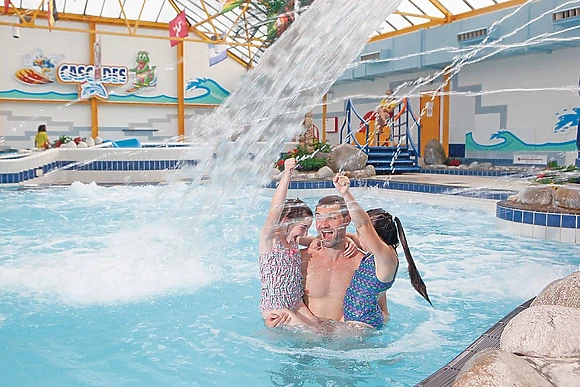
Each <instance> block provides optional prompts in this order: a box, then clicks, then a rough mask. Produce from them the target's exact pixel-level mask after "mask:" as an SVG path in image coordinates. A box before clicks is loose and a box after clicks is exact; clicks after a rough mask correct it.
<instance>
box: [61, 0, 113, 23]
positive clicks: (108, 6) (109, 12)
mask: <svg viewBox="0 0 580 387" xmlns="http://www.w3.org/2000/svg"><path fill="white" fill-rule="evenodd" d="M69 1H70V0H69ZM120 14H121V6H120V5H119V1H118V0H105V6H104V7H103V12H102V14H101V16H103V17H112V18H114V19H118V18H119V15H120Z"/></svg>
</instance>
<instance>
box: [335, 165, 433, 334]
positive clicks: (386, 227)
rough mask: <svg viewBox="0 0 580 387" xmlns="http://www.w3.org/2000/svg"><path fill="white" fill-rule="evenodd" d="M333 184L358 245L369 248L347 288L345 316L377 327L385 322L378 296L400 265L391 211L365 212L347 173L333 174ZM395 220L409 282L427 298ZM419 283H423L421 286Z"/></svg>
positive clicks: (393, 277)
mask: <svg viewBox="0 0 580 387" xmlns="http://www.w3.org/2000/svg"><path fill="white" fill-rule="evenodd" d="M334 186H335V187H336V189H337V190H338V192H339V193H340V194H341V195H342V197H343V198H344V199H345V201H346V204H347V207H348V211H349V213H350V216H351V218H352V221H353V222H354V224H355V226H356V229H357V234H358V236H359V239H360V244H361V246H362V247H363V248H364V249H365V250H367V251H369V253H367V254H365V256H364V257H363V258H362V260H361V262H360V265H359V267H358V268H357V270H356V271H355V273H354V275H353V277H352V280H351V283H350V285H349V287H348V289H347V291H346V295H345V297H344V320H345V321H354V322H358V323H362V324H365V325H367V326H370V327H374V328H380V327H381V326H382V325H383V323H384V319H385V316H384V314H383V312H382V310H381V308H380V307H379V303H378V299H379V297H380V296H381V295H383V294H384V292H386V291H387V290H388V289H389V288H390V287H391V286H392V285H393V282H394V281H395V276H396V274H397V270H398V268H399V258H398V256H397V252H396V246H397V242H398V240H396V234H394V235H393V232H392V231H393V227H392V226H394V224H393V223H392V217H391V221H390V224H389V222H388V218H389V217H390V214H388V213H387V212H386V211H384V210H380V209H378V210H371V211H369V212H370V214H368V213H367V212H365V211H364V209H363V208H362V207H361V206H360V205H359V204H358V202H357V201H356V199H355V198H354V197H353V195H352V193H351V192H350V190H349V187H350V180H349V179H348V177H346V176H341V175H337V176H335V178H334ZM371 214H372V215H371ZM369 215H371V216H372V218H371V216H369ZM386 215H389V216H386ZM395 221H396V222H397V225H398V226H399V236H400V237H401V239H402V240H403V249H404V251H405V256H406V258H407V262H408V263H409V273H410V277H411V282H412V283H413V286H414V287H415V289H417V291H418V292H419V293H420V294H421V295H422V296H423V297H424V298H425V299H426V300H427V301H429V296H428V295H427V289H426V287H425V284H424V283H423V281H422V279H421V276H420V275H419V272H418V271H417V268H416V267H415V264H414V262H413V258H412V257H411V254H410V251H409V249H408V246H407V243H406V239H405V236H404V232H403V229H402V227H401V225H400V221H399V220H398V218H395ZM395 230H396V228H395ZM379 234H380V235H379ZM393 236H394V238H393ZM395 240H396V242H395ZM418 287H419V288H421V287H422V288H421V290H419V289H418ZM429 303H431V301H429Z"/></svg>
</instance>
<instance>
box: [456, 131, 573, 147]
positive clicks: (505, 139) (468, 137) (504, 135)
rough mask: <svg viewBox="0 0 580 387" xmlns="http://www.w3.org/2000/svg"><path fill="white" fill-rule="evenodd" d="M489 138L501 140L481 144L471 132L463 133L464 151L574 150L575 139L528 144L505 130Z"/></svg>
mask: <svg viewBox="0 0 580 387" xmlns="http://www.w3.org/2000/svg"><path fill="white" fill-rule="evenodd" d="M489 139H490V140H501V142H499V143H496V144H491V145H482V144H478V143H477V142H475V140H474V139H473V132H467V133H466V134H465V150H466V151H468V150H469V151H487V152H489V151H492V152H522V151H543V152H565V151H575V150H576V140H570V141H565V142H545V143H543V144H528V143H525V142H523V141H522V140H520V139H519V138H518V137H517V136H516V135H515V134H513V133H512V132H509V131H507V130H500V131H497V132H495V133H494V134H492V135H491V136H490V137H489Z"/></svg>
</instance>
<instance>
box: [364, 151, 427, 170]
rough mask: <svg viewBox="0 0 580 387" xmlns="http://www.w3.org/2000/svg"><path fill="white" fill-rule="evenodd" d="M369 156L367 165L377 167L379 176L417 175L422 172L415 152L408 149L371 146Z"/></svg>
mask: <svg viewBox="0 0 580 387" xmlns="http://www.w3.org/2000/svg"><path fill="white" fill-rule="evenodd" d="M367 155H368V156H369V159H368V161H367V164H368V165H372V166H373V167H375V172H376V173H377V175H392V174H397V173H417V172H419V171H420V170H421V167H419V166H418V165H417V161H416V160H417V157H416V152H415V150H413V149H409V148H408V147H396V146H369V147H368V153H367Z"/></svg>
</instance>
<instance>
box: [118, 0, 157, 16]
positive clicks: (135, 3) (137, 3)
mask: <svg viewBox="0 0 580 387" xmlns="http://www.w3.org/2000/svg"><path fill="white" fill-rule="evenodd" d="M143 1H146V2H147V3H149V2H150V1H151V0H128V1H125V4H124V5H123V9H125V15H126V16H127V19H129V20H137V19H138V18H139V12H141V7H142V6H143Z"/></svg>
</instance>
